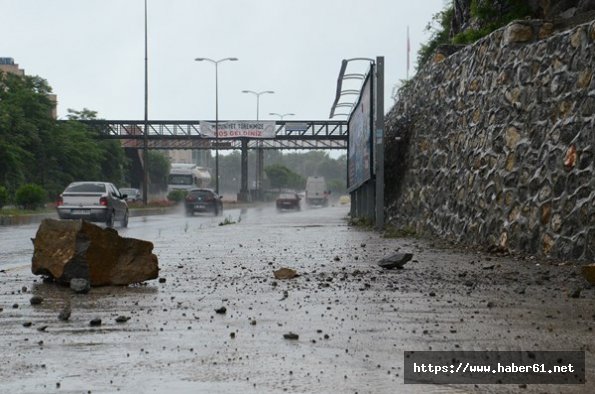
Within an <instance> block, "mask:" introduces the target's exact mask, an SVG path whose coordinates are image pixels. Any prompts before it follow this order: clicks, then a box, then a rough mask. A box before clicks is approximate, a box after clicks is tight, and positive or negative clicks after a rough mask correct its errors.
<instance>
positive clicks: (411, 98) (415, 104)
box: [386, 21, 595, 260]
mask: <svg viewBox="0 0 595 394" xmlns="http://www.w3.org/2000/svg"><path fill="white" fill-rule="evenodd" d="M594 64H595V22H594V21H592V22H590V23H587V24H583V25H580V26H576V27H575V28H573V29H571V30H567V31H563V32H557V33H556V32H554V31H553V26H552V24H551V23H547V22H542V21H517V22H513V23H511V24H510V25H508V26H506V27H504V28H502V29H500V30H497V31H495V32H494V33H492V34H491V35H489V36H487V37H485V38H483V39H481V40H479V41H478V42H476V43H475V44H473V45H470V46H467V47H465V48H463V49H461V50H459V51H458V52H456V53H454V54H452V55H450V56H449V57H444V56H441V57H440V56H439V57H437V62H435V63H433V64H429V65H427V66H426V67H425V68H423V69H421V70H420V71H419V72H418V74H417V76H416V77H415V78H414V79H412V80H411V81H409V82H408V84H407V86H405V87H404V88H403V89H401V92H400V95H399V98H398V101H397V103H396V104H395V106H394V107H393V108H392V110H391V111H390V113H389V114H388V115H387V120H386V129H387V148H386V149H387V154H386V157H387V162H386V174H387V175H386V182H387V186H386V188H387V189H386V190H387V204H388V207H387V211H388V212H387V213H388V217H389V222H390V223H392V224H393V225H396V226H397V227H401V228H407V229H411V230H414V231H416V232H417V233H418V234H432V235H439V236H442V237H444V238H447V239H451V240H456V241H459V242H463V243H467V244H475V245H483V246H492V245H495V246H498V247H499V248H505V249H507V250H510V251H513V252H521V253H527V254H535V255H539V256H551V257H555V258H562V259H576V260H593V259H594V258H595V173H594V164H593V162H594V159H593V157H594V149H595V116H594V114H595V78H594V77H593V72H594V69H593V65H594ZM396 137H400V138H396Z"/></svg>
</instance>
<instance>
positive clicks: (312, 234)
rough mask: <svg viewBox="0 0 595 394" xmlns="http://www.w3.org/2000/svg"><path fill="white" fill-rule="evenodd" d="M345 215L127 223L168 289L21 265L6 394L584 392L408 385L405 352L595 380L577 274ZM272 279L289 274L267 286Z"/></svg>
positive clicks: (335, 210) (256, 213)
mask: <svg viewBox="0 0 595 394" xmlns="http://www.w3.org/2000/svg"><path fill="white" fill-rule="evenodd" d="M346 214H347V209H346V208H345V207H329V208H325V209H317V210H303V211H302V212H297V213H283V214H276V213H275V212H274V211H273V210H272V209H268V208H265V209H250V210H248V211H245V212H244V213H243V214H240V213H239V211H237V212H235V211H230V215H231V216H230V217H232V218H233V219H234V220H230V223H231V222H234V223H233V224H230V225H226V226H218V225H217V222H216V220H220V218H219V219H205V218H184V217H178V216H174V215H171V216H163V217H160V218H158V219H151V220H147V221H146V222H141V221H139V222H133V223H132V225H131V229H128V230H126V231H127V232H128V235H129V236H136V237H139V238H144V239H147V240H149V241H151V242H153V243H154V244H155V249H154V251H155V253H156V254H157V255H158V257H159V261H160V266H161V272H160V278H161V279H160V280H154V281H150V282H147V283H145V284H142V285H136V286H129V287H98V288H92V289H91V291H90V292H89V293H88V294H75V293H74V292H72V291H71V290H70V289H68V288H66V287H58V286H55V285H54V284H46V283H42V281H41V280H40V279H39V278H37V277H34V276H33V275H32V274H31V273H30V265H28V263H29V262H30V256H23V265H22V266H18V267H13V268H10V269H7V270H4V272H0V308H2V311H1V312H0V337H1V338H0V352H1V353H2V355H4V359H5V360H4V363H3V367H2V368H0V381H1V382H2V384H1V385H0V392H6V393H17V392H32V393H46V392H61V393H62V392H68V393H75V392H88V391H90V392H93V393H108V392H109V393H111V392H125V393H139V392H149V393H150V392H155V393H161V392H168V393H178V392H180V393H196V392H205V393H235V392H250V393H277V392H279V393H282V392H289V393H356V392H357V393H395V392H422V393H426V392H523V393H524V392H531V393H540V392H589V389H590V388H592V386H590V384H592V383H587V385H579V386H547V385H528V386H523V385H478V386H474V385H447V386H431V385H405V384H404V383H403V352H404V351H406V350H584V351H585V354H586V362H587V376H586V379H587V382H593V381H595V373H594V368H593V366H594V365H595V358H594V356H593V351H594V348H593V347H594V346H595V341H594V338H595V336H594V334H593V327H594V326H595V307H594V305H595V304H594V302H593V301H594V299H595V289H593V287H591V286H590V285H588V284H586V282H585V281H584V279H583V278H582V277H581V276H580V271H579V267H577V266H575V265H573V264H559V263H553V262H552V263H548V262H544V261H538V260H515V259H512V258H510V257H500V256H493V255H488V254H483V253H479V252H471V251H460V250H455V249H445V248H439V247H437V246H435V245H432V244H431V243H430V242H428V241H424V240H418V239H413V238H400V239H387V238H383V237H382V235H381V234H378V233H375V232H371V231H366V230H362V229H359V228H352V227H349V226H348V225H347V221H346V220H345V217H346ZM236 219H241V220H236ZM395 252H407V253H413V258H412V260H411V261H409V262H407V264H406V265H405V266H404V269H402V270H384V269H382V268H380V267H378V266H377V265H376V263H377V261H379V260H380V259H381V258H383V257H386V256H388V255H390V254H393V253H395ZM280 268H290V269H292V270H295V272H296V273H297V274H298V276H295V277H292V278H291V279H276V278H275V277H274V274H273V273H274V271H276V270H279V269H280ZM577 292H578V294H577ZM33 296H39V297H41V301H40V302H38V301H39V299H37V300H36V301H35V302H36V303H35V305H32V304H31V302H30V300H31V298H32V297H33ZM65 308H70V315H69V316H68V319H67V320H64V319H60V318H59V317H58V316H59V314H61V313H63V312H64V310H65ZM92 322H93V323H92ZM288 334H295V335H294V336H292V335H288Z"/></svg>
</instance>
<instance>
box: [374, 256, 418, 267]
mask: <svg viewBox="0 0 595 394" xmlns="http://www.w3.org/2000/svg"><path fill="white" fill-rule="evenodd" d="M412 258H413V254H411V253H395V254H393V255H391V256H388V257H385V258H383V259H382V260H380V261H379V262H378V265H379V266H380V267H382V268H385V269H393V268H397V269H402V268H403V266H404V265H405V263H407V262H408V261H409V260H411V259H412Z"/></svg>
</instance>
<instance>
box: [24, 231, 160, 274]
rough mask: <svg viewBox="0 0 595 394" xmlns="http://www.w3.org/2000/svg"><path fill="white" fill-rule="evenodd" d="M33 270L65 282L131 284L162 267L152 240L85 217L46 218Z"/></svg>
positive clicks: (33, 261)
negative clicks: (124, 233) (121, 233)
mask: <svg viewBox="0 0 595 394" xmlns="http://www.w3.org/2000/svg"><path fill="white" fill-rule="evenodd" d="M33 245H34V251H33V259H32V264H31V271H32V272H33V274H35V275H44V276H46V277H50V278H53V279H54V280H55V281H57V282H59V283H63V284H69V283H70V282H71V280H72V279H74V278H80V279H84V280H87V281H88V282H89V284H90V285H91V286H108V285H128V284H131V283H139V282H144V281H146V280H149V279H155V278H157V276H158V271H159V267H158V264H157V256H155V255H154V254H153V253H152V251H153V244H152V243H151V242H148V241H143V240H139V239H134V238H123V237H120V236H119V235H118V232H117V231H115V230H113V229H109V228H101V227H99V226H96V225H94V224H91V223H89V222H86V221H83V220H55V219H45V220H43V221H42V222H41V224H40V226H39V228H38V230H37V234H36V235H35V239H34V240H33Z"/></svg>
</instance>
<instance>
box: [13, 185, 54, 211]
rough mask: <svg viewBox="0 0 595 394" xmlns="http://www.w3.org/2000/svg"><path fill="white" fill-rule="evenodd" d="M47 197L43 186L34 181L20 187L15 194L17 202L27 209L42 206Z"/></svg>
mask: <svg viewBox="0 0 595 394" xmlns="http://www.w3.org/2000/svg"><path fill="white" fill-rule="evenodd" d="M46 198H47V193H46V191H45V190H44V189H43V188H42V187H41V186H39V185H36V184H34V183H28V184H26V185H23V186H21V187H19V188H18V189H17V192H16V194H15V201H16V203H17V204H18V205H19V206H21V207H23V208H25V209H36V208H39V207H42V206H43V205H44V203H45V201H46Z"/></svg>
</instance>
